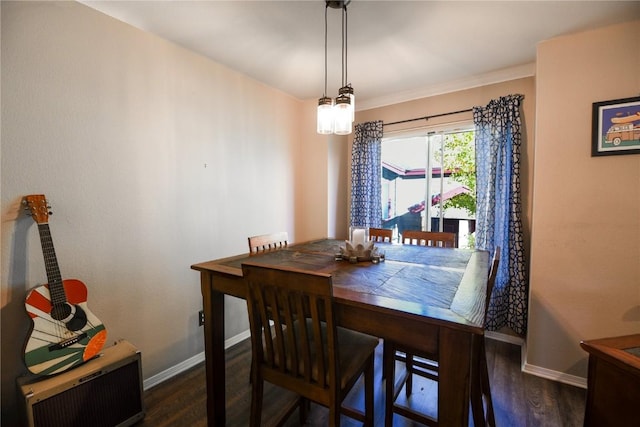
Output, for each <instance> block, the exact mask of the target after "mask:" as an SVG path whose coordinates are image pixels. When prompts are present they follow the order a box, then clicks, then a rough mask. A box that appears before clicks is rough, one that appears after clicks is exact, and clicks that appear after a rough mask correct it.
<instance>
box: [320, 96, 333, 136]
mask: <svg viewBox="0 0 640 427" xmlns="http://www.w3.org/2000/svg"><path fill="white" fill-rule="evenodd" d="M334 112H335V111H334V109H333V99H331V98H328V97H326V96H323V97H322V98H320V99H319V100H318V129H317V130H318V133H319V134H322V135H328V134H332V133H333V130H334Z"/></svg>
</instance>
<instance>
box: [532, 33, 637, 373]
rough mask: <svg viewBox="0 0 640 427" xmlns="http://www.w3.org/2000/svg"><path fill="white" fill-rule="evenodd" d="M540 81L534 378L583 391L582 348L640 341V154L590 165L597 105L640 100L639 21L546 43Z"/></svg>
mask: <svg viewBox="0 0 640 427" xmlns="http://www.w3.org/2000/svg"><path fill="white" fill-rule="evenodd" d="M536 80H537V83H536V84H537V100H538V102H537V107H536V144H535V171H534V176H535V180H534V193H533V194H534V199H533V226H532V242H531V252H532V254H531V289H530V307H529V310H530V311H529V333H528V336H527V360H526V362H527V369H528V370H531V371H533V372H536V373H540V374H543V375H548V376H550V377H552V378H553V377H554V376H557V377H558V379H560V380H563V381H567V382H572V381H575V382H580V380H583V379H584V378H585V377H586V375H587V354H586V353H585V352H584V351H583V350H582V349H581V348H580V341H581V340H588V339H595V338H603V337H608V336H620V335H626V334H631V333H640V155H638V154H633V155H624V156H606V157H591V111H592V103H594V102H599V101H607V100H612V99H619V98H627V97H633V96H640V21H635V22H631V23H627V24H622V25H615V26H610V27H606V28H603V29H600V30H597V31H590V32H584V33H581V34H576V35H573V36H568V37H562V38H558V39H553V40H549V41H546V42H544V43H541V44H540V45H539V46H538V54H537V79H536ZM538 368H542V369H538Z"/></svg>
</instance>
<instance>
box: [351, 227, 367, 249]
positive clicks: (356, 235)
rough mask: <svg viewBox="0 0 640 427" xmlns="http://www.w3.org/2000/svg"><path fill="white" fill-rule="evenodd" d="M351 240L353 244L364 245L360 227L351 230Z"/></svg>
mask: <svg viewBox="0 0 640 427" xmlns="http://www.w3.org/2000/svg"><path fill="white" fill-rule="evenodd" d="M351 240H352V241H353V244H354V245H358V244H360V245H364V230H363V229H362V228H356V229H355V230H353V236H351Z"/></svg>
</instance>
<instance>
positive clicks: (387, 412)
mask: <svg viewBox="0 0 640 427" xmlns="http://www.w3.org/2000/svg"><path fill="white" fill-rule="evenodd" d="M387 347H388V350H387V351H386V352H385V355H384V356H385V357H384V358H383V370H384V372H385V375H386V378H385V381H386V383H385V398H384V402H385V407H384V425H385V427H393V401H394V398H395V390H394V388H395V380H396V372H395V366H396V361H395V353H396V349H395V346H394V345H392V344H391V343H387V342H386V341H385V349H387Z"/></svg>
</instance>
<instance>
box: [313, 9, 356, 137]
mask: <svg viewBox="0 0 640 427" xmlns="http://www.w3.org/2000/svg"><path fill="white" fill-rule="evenodd" d="M325 1H326V5H325V9H324V93H323V95H322V98H320V99H319V100H318V123H317V131H318V133H320V134H325V135H326V134H331V133H335V134H336V135H348V134H350V133H351V131H352V129H353V120H354V118H355V95H354V92H353V87H352V86H351V84H350V83H349V84H347V83H346V82H347V80H348V79H347V5H348V4H349V3H350V2H351V0H342V1H331V0H325ZM330 7H331V8H333V9H342V46H341V50H342V58H341V61H342V80H341V82H340V85H341V87H340V89H339V90H338V96H337V97H336V99H335V102H334V100H333V99H332V98H329V97H327V11H328V9H329V8H330Z"/></svg>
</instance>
